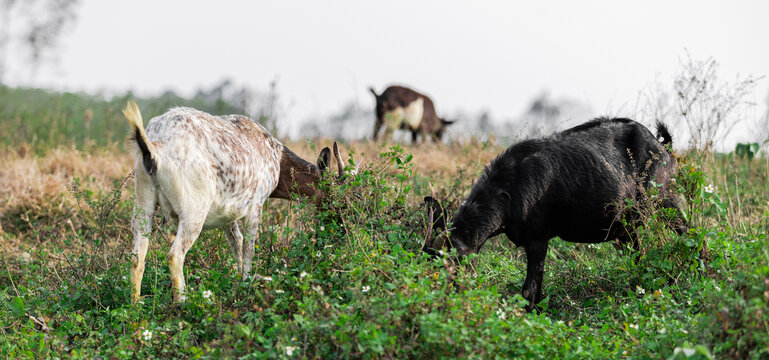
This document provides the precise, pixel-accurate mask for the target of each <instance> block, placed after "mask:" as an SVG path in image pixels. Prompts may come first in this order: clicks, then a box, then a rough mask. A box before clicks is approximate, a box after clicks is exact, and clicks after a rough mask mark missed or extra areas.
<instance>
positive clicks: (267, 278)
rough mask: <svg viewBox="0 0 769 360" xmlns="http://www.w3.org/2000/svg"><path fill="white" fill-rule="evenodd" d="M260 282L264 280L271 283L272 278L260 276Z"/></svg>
mask: <svg viewBox="0 0 769 360" xmlns="http://www.w3.org/2000/svg"><path fill="white" fill-rule="evenodd" d="M262 280H264V281H266V282H270V281H272V276H262Z"/></svg>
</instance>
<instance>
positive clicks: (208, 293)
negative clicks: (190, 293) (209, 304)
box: [203, 290, 214, 299]
mask: <svg viewBox="0 0 769 360" xmlns="http://www.w3.org/2000/svg"><path fill="white" fill-rule="evenodd" d="M213 294H214V293H213V292H211V290H206V291H203V298H204V299H208V298H210V297H211V295H213Z"/></svg>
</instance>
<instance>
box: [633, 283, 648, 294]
mask: <svg viewBox="0 0 769 360" xmlns="http://www.w3.org/2000/svg"><path fill="white" fill-rule="evenodd" d="M635 292H636V294H638V295H643V294H646V290H644V288H642V287H640V286H639V285H636V287H635Z"/></svg>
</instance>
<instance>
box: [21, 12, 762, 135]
mask: <svg viewBox="0 0 769 360" xmlns="http://www.w3.org/2000/svg"><path fill="white" fill-rule="evenodd" d="M768 17H769V1H728V2H726V1H648V0H646V1H616V0H612V1H541V0H540V1H531V2H521V1H466V2H459V1H445V0H444V1H393V0H389V1H361V0H345V1H318V0H307V1H292V0H281V1H216V2H214V1H190V0H184V1H182V0H178V1H150V0H134V1H116V0H115V1H113V0H98V1H97V0H85V1H83V4H82V5H81V6H80V9H79V18H78V20H77V23H76V24H75V26H74V28H73V29H72V31H71V32H70V33H68V34H67V35H66V36H65V37H64V38H63V41H62V46H61V53H60V60H59V62H58V66H56V67H51V66H48V67H46V68H44V69H43V70H41V71H40V72H39V73H38V74H37V75H36V76H35V77H34V78H30V77H29V76H28V75H27V74H26V73H23V72H16V73H12V74H8V80H9V82H10V83H12V84H24V85H37V86H49V87H54V88H57V89H67V90H84V91H100V90H105V89H108V90H113V91H123V90H126V89H132V90H134V91H137V92H138V93H139V94H141V95H154V94H158V93H160V92H162V91H163V90H165V89H169V88H170V89H174V90H175V91H177V92H179V93H182V94H191V93H192V92H193V91H194V90H195V89H197V88H198V87H202V86H211V85H213V84H214V83H216V82H218V81H219V80H221V79H222V78H225V77H229V78H231V79H233V80H234V81H235V82H236V83H239V84H244V85H248V86H251V87H254V88H256V89H262V90H264V89H266V88H267V86H268V84H269V83H270V81H272V80H273V79H278V91H279V92H280V94H281V95H282V96H283V98H284V99H286V100H287V102H289V103H290V104H291V108H290V112H289V113H288V114H287V115H288V116H287V119H288V120H289V121H291V120H293V121H300V120H304V119H306V118H308V117H310V116H323V115H324V114H328V113H330V112H333V111H334V110H338V109H339V108H340V107H341V106H342V104H344V103H345V102H348V101H350V100H351V99H355V98H357V100H358V101H359V102H360V104H362V105H364V106H371V107H373V100H372V97H371V95H370V94H369V93H368V92H367V88H368V87H369V86H374V87H375V88H376V89H377V90H378V91H381V90H382V89H383V88H384V87H385V86H386V85H387V84H391V83H399V84H406V85H409V86H412V87H414V88H416V89H418V90H421V91H423V92H424V93H426V94H428V95H431V96H432V97H433V99H434V100H435V102H436V106H437V108H438V112H439V113H452V112H456V111H458V110H460V109H461V110H465V111H470V112H475V111H479V110H481V109H487V110H489V111H491V113H492V116H493V117H495V118H511V117H516V116H519V115H520V114H521V113H522V112H523V111H525V109H526V106H527V105H528V104H529V103H530V101H531V100H532V98H533V97H534V96H535V95H537V94H538V93H540V92H542V91H543V90H549V91H550V93H551V94H552V95H553V96H554V97H556V98H557V97H569V98H573V99H575V100H578V101H581V102H584V103H586V104H587V105H589V106H590V108H591V109H592V110H594V111H595V112H596V115H599V114H605V113H610V114H619V115H628V114H629V112H631V111H632V110H633V106H634V105H635V101H636V98H637V96H638V92H639V91H640V90H642V89H644V88H645V87H647V86H648V85H649V84H650V83H651V82H653V81H654V80H655V79H658V80H660V81H662V82H663V84H665V85H670V84H671V83H672V76H673V74H675V72H676V71H677V69H679V63H680V61H681V59H683V58H685V57H686V52H685V51H686V50H687V49H688V52H689V53H690V54H691V56H692V57H693V58H695V59H703V60H704V59H706V58H708V57H713V58H714V59H715V60H717V61H718V63H719V64H720V72H719V75H720V76H721V78H723V79H727V80H732V79H734V77H735V76H737V75H748V74H752V75H755V76H763V75H767V74H768V73H769V19H768ZM767 89H769V82H767V81H766V80H763V81H761V82H760V83H759V85H758V87H757V91H756V95H755V99H753V100H754V101H756V102H757V103H759V106H758V107H757V109H756V112H757V113H760V114H763V112H764V111H765V110H764V109H765V103H766V97H767Z"/></svg>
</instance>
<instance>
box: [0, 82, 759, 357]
mask: <svg viewBox="0 0 769 360" xmlns="http://www.w3.org/2000/svg"><path fill="white" fill-rule="evenodd" d="M0 91H11V92H14V91H15V90H8V89H6V90H1V89H0ZM32 93H35V92H34V91H32V92H30V93H29V94H32ZM30 96H31V95H30ZM39 96H40V97H39V98H38V97H33V98H31V100H29V99H27V100H20V102H19V103H17V105H16V107H15V108H13V109H16V110H13V109H11V110H9V109H10V108H9V107H6V108H5V110H4V112H2V114H3V115H1V116H2V117H0V127H2V129H4V130H3V131H2V132H0V134H3V135H2V136H4V139H6V137H5V136H6V135H5V134H6V133H5V129H15V128H14V127H13V126H12V125H9V124H10V122H13V121H18V119H17V117H18V115H14V116H16V117H14V116H8V115H7V114H26V113H29V114H36V115H35V116H32V117H29V118H27V117H24V119H40V120H34V121H30V122H31V123H35V124H38V122H43V121H45V120H44V119H58V120H51V121H53V122H54V123H55V124H58V125H56V126H59V127H58V128H57V130H56V131H53V130H51V131H50V132H49V135H47V136H48V137H47V138H45V140H43V136H44V135H42V134H43V133H45V131H42V130H40V129H44V128H45V127H42V126H41V127H35V128H34V129H37V130H34V131H32V130H30V129H32V127H31V125H30V127H27V130H26V131H27V133H26V134H29V133H32V132H34V133H35V134H38V135H37V136H38V137H37V140H29V139H31V138H26V139H27V140H25V141H23V142H18V141H17V140H15V138H16V137H18V136H21V135H14V136H10V137H7V139H8V140H7V141H6V140H3V141H5V143H6V144H8V145H7V146H6V147H5V149H4V150H2V151H1V152H0V159H2V163H3V166H2V167H1V168H0V226H1V228H0V250H1V251H2V255H0V258H2V260H3V265H4V266H3V269H2V270H3V271H2V275H0V312H2V315H1V316H0V357H3V358H15V357H26V358H38V357H42V358H49V357H55V356H59V357H65V356H66V357H73V358H86V357H87V358H91V357H93V356H101V357H110V358H150V357H161V358H169V357H181V358H188V357H192V358H198V357H200V358H211V357H213V358H219V357H247V358H456V357H467V358H492V357H499V358H517V357H524V358H547V359H551V358H579V359H583V358H676V359H679V358H709V357H711V356H712V357H717V358H735V359H737V358H740V359H741V358H767V357H769V315H767V302H768V301H769V239H767V232H768V230H769V223H768V220H767V218H769V202H768V201H767V199H769V163H768V160H767V159H766V158H760V159H753V160H752V161H749V160H744V159H738V158H735V157H733V156H729V155H715V154H711V153H698V152H691V153H687V154H678V155H679V157H680V161H681V163H682V166H681V170H680V172H679V174H678V177H677V181H678V183H679V184H680V188H679V189H678V191H679V193H680V196H682V197H683V198H685V199H686V200H687V204H688V206H687V207H686V211H687V216H688V217H689V220H690V223H691V224H692V227H691V229H690V231H689V233H688V234H686V235H684V236H677V235H675V233H673V232H671V231H669V230H668V229H667V228H666V227H665V226H664V224H663V223H664V219H663V217H662V216H661V215H660V214H656V213H653V212H651V213H647V219H646V220H647V222H646V226H644V227H643V228H642V229H641V230H640V231H639V232H640V234H641V244H642V246H641V251H639V252H635V253H634V252H631V251H622V252H620V251H617V250H616V249H615V248H614V246H612V245H613V244H611V243H605V244H596V245H587V244H573V243H568V242H565V241H561V240H553V241H551V248H550V251H549V253H548V257H547V261H546V268H545V280H544V281H545V283H544V287H545V289H544V291H545V293H546V294H547V295H548V297H547V298H546V299H545V300H544V301H543V302H542V303H541V304H540V305H541V307H542V311H541V312H540V313H526V312H524V311H523V306H524V305H525V303H524V302H523V300H522V298H521V297H520V296H519V295H518V294H519V293H520V290H521V285H522V283H523V280H524V277H525V269H526V262H525V254H524V253H523V252H522V251H521V250H519V249H516V248H515V247H514V246H513V245H512V244H511V243H509V242H508V241H507V240H506V238H505V237H504V235H502V236H499V237H497V238H495V239H492V240H490V241H489V243H487V245H486V246H485V247H484V249H483V251H482V252H481V253H480V254H479V255H477V256H472V257H470V258H468V259H466V260H465V262H464V263H463V264H462V265H461V266H455V265H452V264H451V263H450V262H448V261H447V260H446V259H435V260H431V259H428V258H427V257H425V256H423V255H422V254H421V253H420V251H419V250H420V248H421V245H422V242H423V240H424V236H425V233H424V222H423V211H422V209H421V208H420V206H419V203H420V201H421V199H422V197H423V196H424V195H430V194H433V195H435V196H437V197H438V198H445V199H448V201H449V203H451V204H453V206H454V207H456V206H457V205H458V204H459V203H460V202H461V201H462V199H463V198H464V196H466V195H467V193H468V191H469V188H470V186H471V184H472V181H473V180H474V179H475V178H476V177H477V176H478V174H480V172H481V171H482V167H483V165H484V164H486V163H487V162H488V161H489V160H490V159H491V158H493V157H494V156H496V154H498V153H499V152H500V151H502V150H503V149H502V148H501V147H499V146H496V145H493V144H488V143H480V142H479V143H474V144H464V145H460V144H450V145H431V144H428V145H421V146H410V145H409V146H404V145H393V144H371V143H347V144H343V146H342V148H343V150H344V153H343V157H344V158H345V159H349V160H350V161H353V160H356V161H357V160H358V159H364V163H363V165H362V170H361V171H360V172H359V173H358V174H357V175H355V176H350V177H348V178H347V179H345V180H344V181H341V182H336V181H332V182H331V183H329V184H327V186H329V187H330V189H331V191H332V193H333V199H334V201H333V203H332V205H331V206H330V208H324V209H315V208H313V206H311V205H308V204H307V203H305V202H302V201H293V202H288V201H281V200H270V201H268V203H267V204H266V206H265V211H264V215H263V217H262V226H261V229H260V239H259V240H258V242H257V249H256V257H255V259H254V263H255V264H254V274H253V275H254V276H253V277H247V278H239V277H238V276H237V274H236V272H235V264H234V261H233V259H232V256H231V251H230V249H229V243H228V241H227V239H226V237H225V235H224V233H223V232H222V231H221V230H209V231H204V233H203V234H202V235H201V237H200V238H199V239H198V241H197V242H196V244H195V246H193V248H192V250H191V251H190V253H189V254H188V256H187V260H186V263H185V276H186V279H187V282H188V288H187V291H188V296H189V298H188V301H187V302H185V303H184V304H183V305H181V306H177V305H174V304H173V303H172V297H171V296H172V293H171V284H170V277H169V271H168V267H167V258H166V253H167V251H168V249H169V245H170V243H169V242H170V241H171V239H172V237H173V233H174V230H175V224H173V222H171V223H168V224H163V223H162V222H161V219H160V218H159V217H158V218H156V221H155V226H154V227H153V233H152V234H151V245H150V252H149V254H148V261H147V270H146V273H145V280H144V284H143V288H142V292H143V295H144V298H143V301H142V303H141V304H138V305H135V306H134V305H131V304H130V289H129V287H130V280H129V279H130V273H129V269H130V259H129V254H128V253H129V251H130V246H131V241H132V238H131V234H130V228H129V221H130V214H131V207H132V206H133V201H132V195H133V184H132V183H133V181H132V178H131V176H130V173H131V166H132V159H131V157H130V156H129V155H127V154H125V152H124V151H122V150H121V147H120V146H119V145H118V144H117V143H118V142H119V141H120V139H122V137H123V136H124V134H123V133H122V132H123V130H122V129H125V126H124V125H123V122H122V121H123V120H122V119H121V118H120V117H119V116H118V114H117V113H116V111H117V109H119V108H120V106H122V99H113V100H111V101H101V100H98V99H91V100H88V99H87V98H80V100H77V101H75V102H74V103H69V102H68V100H67V96H68V95H66V94H51V93H45V92H39ZM0 99H2V100H0V101H7V98H5V96H2V97H0ZM57 101H58V102H60V103H61V105H55V104H57ZM88 101H93V103H88ZM28 102H31V103H28ZM9 103H10V102H9ZM32 104H36V105H34V106H33V105H32ZM44 104H45V105H49V106H42V105H44ZM63 104H66V105H63ZM141 105H142V104H141V103H140V106H141ZM46 107H48V108H50V109H58V110H50V112H47V111H45V110H44V108H46ZM89 107H90V108H92V109H93V111H94V114H97V113H99V114H111V115H109V116H104V119H105V120H104V123H105V125H104V126H103V127H101V128H99V129H101V130H93V129H95V128H96V125H95V122H94V123H92V124H91V128H90V129H91V130H93V131H95V132H92V133H86V134H85V135H83V134H81V133H82V130H83V128H79V130H78V128H75V127H74V125H72V124H76V123H77V119H78V118H77V116H79V115H78V114H80V113H81V112H82V111H84V109H85V108H89ZM33 108H34V110H33ZM0 109H2V108H0ZM18 109H29V110H18ZM61 109H68V110H61ZM143 110H144V109H143ZM25 111H26V112H25ZM144 111H145V113H146V115H145V116H147V117H149V116H150V115H151V111H152V110H144ZM111 112H114V113H111ZM52 114H57V115H52ZM63 114H68V115H66V116H65V115H63ZM69 114H71V115H69ZM94 119H96V115H94ZM106 119H110V120H106ZM57 121H58V122H57ZM110 121H113V122H114V123H112V122H110ZM64 124H70V125H72V126H71V127H68V126H70V125H67V126H65V125H64ZM99 126H101V125H99ZM13 131H19V130H13ZM101 131H112V132H114V134H113V133H112V132H110V136H112V137H111V139H112V140H108V141H104V140H102V139H101V137H102V136H101V134H102V132H101ZM17 134H18V133H17ZM78 136H80V139H82V140H75V141H76V143H75V144H76V145H78V146H77V147H78V148H80V149H85V150H78V149H73V148H72V147H71V146H65V147H61V146H45V145H44V144H45V143H46V142H47V141H53V142H54V143H56V144H60V145H71V144H67V143H66V140H62V142H59V141H58V140H56V139H77V138H78ZM105 137H106V136H105ZM89 139H90V140H89ZM97 139H98V140H97ZM77 141H80V142H77ZM90 141H93V142H94V143H95V144H97V145H90V146H85V144H87V143H88V142H90ZM101 141H104V142H101ZM330 142H331V140H322V141H319V143H317V144H311V143H308V142H299V143H290V144H288V145H289V146H290V147H291V148H292V149H294V150H295V151H296V152H297V153H298V154H299V155H301V156H303V157H304V158H305V159H308V160H314V159H315V158H316V156H317V152H318V149H319V148H320V147H322V146H326V145H329V144H330ZM29 144H33V145H32V146H33V147H34V148H35V150H36V151H35V152H30V151H26V150H24V149H26V147H29V146H30V145H29ZM80 145H83V147H82V148H81V147H80ZM102 145H103V146H102ZM711 190H712V191H711ZM641 210H643V208H642V209H641ZM703 245H705V246H706V248H707V252H708V254H707V257H706V258H701V257H700V251H699V250H700V248H701V247H702V246H703Z"/></svg>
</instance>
